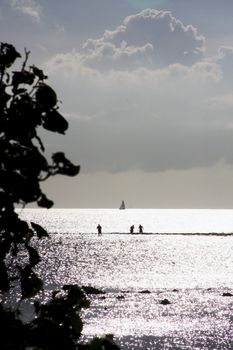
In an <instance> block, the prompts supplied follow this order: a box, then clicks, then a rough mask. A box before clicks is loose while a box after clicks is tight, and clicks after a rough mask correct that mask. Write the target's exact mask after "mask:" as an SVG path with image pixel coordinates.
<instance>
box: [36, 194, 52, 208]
mask: <svg viewBox="0 0 233 350" xmlns="http://www.w3.org/2000/svg"><path fill="white" fill-rule="evenodd" d="M37 204H38V206H39V207H42V208H47V209H49V208H51V207H52V206H53V201H51V200H50V199H48V198H47V197H46V195H45V194H42V195H41V197H40V199H39V200H38V201H37Z"/></svg>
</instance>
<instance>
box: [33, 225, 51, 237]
mask: <svg viewBox="0 0 233 350" xmlns="http://www.w3.org/2000/svg"><path fill="white" fill-rule="evenodd" d="M31 226H32V228H33V230H35V231H36V233H37V236H38V238H39V239H40V238H42V237H49V235H48V232H47V231H46V230H45V229H44V228H43V227H41V226H40V225H38V224H36V223H35V222H31Z"/></svg>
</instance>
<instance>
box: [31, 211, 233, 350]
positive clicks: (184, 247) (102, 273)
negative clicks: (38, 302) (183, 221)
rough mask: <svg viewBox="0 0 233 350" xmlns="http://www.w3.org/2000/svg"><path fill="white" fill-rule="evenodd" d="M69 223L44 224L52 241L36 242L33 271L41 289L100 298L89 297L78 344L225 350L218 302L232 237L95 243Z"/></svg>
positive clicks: (228, 301)
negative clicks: (75, 288)
mask: <svg viewBox="0 0 233 350" xmlns="http://www.w3.org/2000/svg"><path fill="white" fill-rule="evenodd" d="M66 213H67V212H66ZM43 215H44V214H43ZM59 215H60V214H59ZM88 215H89V214H88ZM70 216H71V214H69V215H68V216H65V215H63V217H62V220H61V221H59V218H58V216H57V215H56V216H54V217H53V216H50V218H48V217H46V219H44V221H46V223H47V225H48V226H49V227H53V229H54V228H55V227H56V228H57V227H60V228H59V230H57V229H56V230H55V229H54V230H52V232H60V233H57V234H52V235H51V239H50V240H42V241H41V244H40V247H39V250H40V253H41V255H42V262H41V263H40V264H39V266H38V271H39V273H40V275H41V276H42V277H43V278H44V279H45V282H46V285H47V288H57V287H59V286H60V285H63V284H65V283H67V284H79V285H92V286H94V287H97V288H100V289H101V290H103V291H105V292H106V293H105V294H100V295H92V296H90V298H91V307H90V308H89V309H87V310H85V311H84V312H83V316H84V319H85V327H84V331H83V334H84V336H85V338H88V337H90V336H93V335H102V334H105V333H113V334H114V335H115V336H116V338H117V340H118V342H120V343H121V345H122V348H123V349H130V350H133V349H173V350H174V349H177V350H178V349H192V350H194V349H208V350H213V349H219V350H220V349H221V350H222V349H228V350H229V349H232V348H233V344H232V342H231V339H233V328H232V316H231V310H232V307H233V297H224V296H223V295H222V294H223V292H226V291H228V292H233V273H232V271H233V258H232V256H233V254H232V253H233V237H232V236H226V237H224V236H219V237H218V236H183V235H167V236H164V235H135V236H133V235H122V234H103V235H102V236H101V237H98V236H97V234H95V235H94V234H91V233H90V232H89V233H84V234H83V233H82V234H81V233H76V234H74V227H73V226H72V225H74V221H75V222H76V220H77V219H75V220H74V219H73V221H72V220H71V221H70ZM37 219H38V218H37ZM40 219H41V218H40ZM34 220H35V218H34ZM85 220H86V219H85ZM89 220H90V217H89ZM35 221H36V220H35ZM41 221H42V220H41ZM41 221H40V222H39V223H42V222H41ZM54 221H56V222H54ZM67 221H68V222H67ZM135 221H136V220H135ZM96 222H98V221H96ZM129 222H132V221H131V220H129ZM82 225H83V226H85V225H84V224H82ZM88 225H89V228H90V225H91V224H90V223H88V224H86V226H88ZM94 225H95V226H96V223H95V224H94ZM228 225H229V223H228ZM70 226H72V227H73V231H72V230H71V229H69V227H70ZM225 227H226V226H225ZM62 230H64V232H65V233H64V234H63V233H62ZM69 230H70V231H71V232H70V233H67V232H69ZM75 230H76V232H77V231H79V230H78V227H75ZM111 232H112V231H111ZM193 232H195V231H193ZM221 232H222V231H221ZM228 232H229V231H228ZM142 291H144V293H141V292H142ZM164 299H168V300H169V302H170V304H168V305H162V304H161V301H163V300H164Z"/></svg>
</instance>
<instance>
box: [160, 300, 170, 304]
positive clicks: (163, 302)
mask: <svg viewBox="0 0 233 350" xmlns="http://www.w3.org/2000/svg"><path fill="white" fill-rule="evenodd" d="M160 304H162V305H169V304H171V302H170V301H169V300H168V299H163V300H161V301H160Z"/></svg>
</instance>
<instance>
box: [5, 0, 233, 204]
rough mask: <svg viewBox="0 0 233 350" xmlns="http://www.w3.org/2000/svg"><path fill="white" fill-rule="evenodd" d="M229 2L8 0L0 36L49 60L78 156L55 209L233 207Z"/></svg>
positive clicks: (38, 59)
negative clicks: (73, 175) (75, 173)
mask: <svg viewBox="0 0 233 350" xmlns="http://www.w3.org/2000/svg"><path fill="white" fill-rule="evenodd" d="M232 13H233V1H232V0H221V1H220V0H67V1H64V0H0V30H1V41H3V42H9V43H12V44H13V45H15V46H16V48H17V50H18V51H20V52H21V53H23V51H24V47H26V48H27V49H29V50H30V51H31V56H30V62H29V63H30V64H33V63H34V64H36V65H38V66H39V67H41V68H43V69H44V72H45V73H46V74H47V75H48V76H49V80H48V82H49V83H50V84H51V85H52V86H53V87H54V89H55V90H56V92H57V93H58V98H59V100H61V101H62V103H61V104H60V111H61V112H62V113H63V114H64V116H66V118H67V120H68V121H69V125H70V127H69V130H68V132H67V133H66V136H60V135H52V133H51V134H50V133H46V134H45V135H44V137H45V140H46V144H47V147H48V148H49V149H50V150H51V151H59V150H65V152H66V154H67V156H68V157H69V158H70V159H71V160H72V161H73V162H74V163H78V164H80V165H81V174H80V175H79V176H77V177H76V178H66V177H55V178H53V179H51V180H49V181H48V182H47V183H46V184H45V186H44V188H45V190H46V193H47V194H48V196H49V197H50V198H51V199H53V200H54V201H55V206H57V207H113V208H114V207H119V205H120V202H121V200H122V199H124V200H125V202H126V206H127V207H131V208H135V207H142V208H233V21H232Z"/></svg>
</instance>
